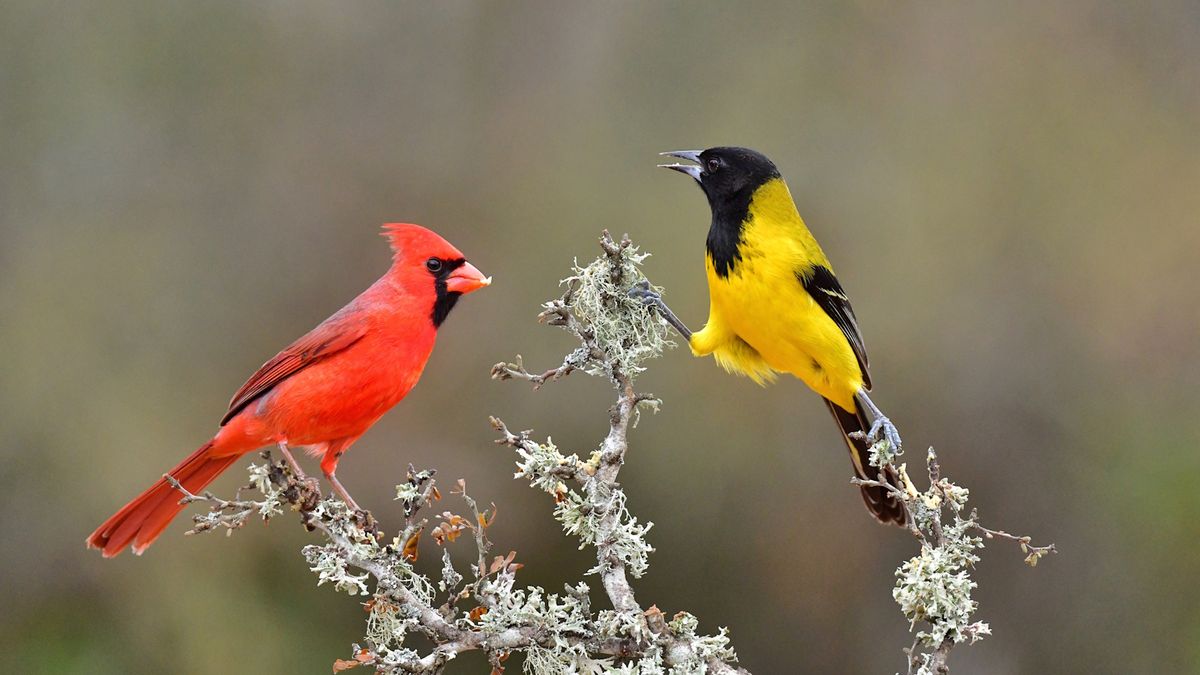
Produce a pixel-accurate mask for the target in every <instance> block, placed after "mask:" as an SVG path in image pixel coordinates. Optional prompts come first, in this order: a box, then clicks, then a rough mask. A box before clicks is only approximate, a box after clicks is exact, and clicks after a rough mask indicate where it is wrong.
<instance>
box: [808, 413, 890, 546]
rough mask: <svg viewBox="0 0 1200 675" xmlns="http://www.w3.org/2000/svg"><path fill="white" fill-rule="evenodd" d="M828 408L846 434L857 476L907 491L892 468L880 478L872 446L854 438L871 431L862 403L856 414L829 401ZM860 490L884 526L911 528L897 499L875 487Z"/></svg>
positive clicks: (864, 487)
mask: <svg viewBox="0 0 1200 675" xmlns="http://www.w3.org/2000/svg"><path fill="white" fill-rule="evenodd" d="M825 405H827V406H829V412H831V413H833V419H834V420H835V421H836V422H837V424H838V427H839V428H841V430H842V438H844V439H845V440H846V446H847V447H848V448H850V462H851V463H852V464H854V475H856V476H858V477H859V478H862V479H865V480H875V481H880V482H885V483H888V484H891V485H894V486H896V487H899V488H901V489H903V486H902V485H901V483H900V476H899V475H897V474H896V471H895V470H894V469H892V468H890V467H889V468H888V470H887V471H885V472H884V475H883V478H880V472H879V469H877V468H876V467H873V466H871V462H870V457H871V444H870V443H868V442H867V440H866V439H865V438H853V437H851V436H850V434H851V433H853V432H856V431H857V432H862V433H864V434H865V433H866V432H867V431H869V430H870V428H871V425H870V423H868V422H867V416H866V415H864V414H863V410H862V408H861V407H860V406H859V405H858V403H857V402H855V404H854V412H853V413H851V412H848V411H846V410H844V409H843V408H842V407H841V406H839V405H837V404H836V403H834V402H833V401H830V400H829V399H825ZM859 489H861V490H862V498H863V501H864V502H866V504H867V510H868V511H870V512H871V515H872V516H875V519H876V520H878V521H879V522H881V523H895V524H896V525H898V526H900V527H905V526H906V525H907V518H906V517H905V513H904V507H903V506H902V505H901V504H900V502H899V501H898V500H897V499H896V497H895V496H894V495H892V494H890V493H888V491H887V490H885V489H884V488H882V487H879V486H875V485H871V486H867V485H862V486H859Z"/></svg>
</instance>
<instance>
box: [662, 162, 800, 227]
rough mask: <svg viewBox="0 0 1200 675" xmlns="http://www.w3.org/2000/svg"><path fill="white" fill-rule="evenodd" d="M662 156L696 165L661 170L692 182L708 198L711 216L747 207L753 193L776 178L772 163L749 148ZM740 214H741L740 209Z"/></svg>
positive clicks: (668, 167)
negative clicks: (669, 170)
mask: <svg viewBox="0 0 1200 675" xmlns="http://www.w3.org/2000/svg"><path fill="white" fill-rule="evenodd" d="M663 154H664V155H669V156H671V157H679V158H680V159H687V160H690V161H693V162H696V164H697V165H698V166H692V165H685V164H663V165H662V166H663V167H664V168H667V169H674V170H676V171H679V172H681V173H686V174H687V175H689V176H691V177H692V178H695V179H696V182H697V183H699V184H700V187H701V189H703V190H704V194H705V195H707V196H708V204H709V206H711V207H712V209H713V213H714V215H716V213H717V211H728V207H729V206H733V205H735V204H737V205H742V206H743V207H744V206H748V205H749V203H750V197H751V196H752V195H753V194H754V191H755V190H757V189H758V188H760V187H762V185H763V184H764V183H766V182H767V181H769V180H771V179H772V178H779V169H777V168H775V163H774V162H772V161H771V160H769V159H767V157H766V155H764V154H762V153H761V152H756V151H754V150H751V149H749V148H738V147H719V148H709V149H707V150H703V151H700V152H696V151H692V150H685V151H679V152H664V153H663ZM742 213H743V214H744V213H745V211H744V208H743V211H742ZM728 215H733V214H728Z"/></svg>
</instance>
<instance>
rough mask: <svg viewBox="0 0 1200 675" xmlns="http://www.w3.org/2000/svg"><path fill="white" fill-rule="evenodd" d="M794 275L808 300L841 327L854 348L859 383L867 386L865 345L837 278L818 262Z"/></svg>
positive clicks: (868, 383)
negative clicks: (861, 382) (860, 374)
mask: <svg viewBox="0 0 1200 675" xmlns="http://www.w3.org/2000/svg"><path fill="white" fill-rule="evenodd" d="M796 277H797V278H799V279H800V283H801V284H803V285H804V290H806V291H808V294H809V295H810V296H812V299H813V300H815V301H816V303H817V304H818V305H819V306H820V307H821V309H823V310H825V313H826V314H828V315H829V318H831V319H833V322H834V323H836V324H837V326H838V328H841V329H842V334H843V335H845V336H846V341H847V342H849V343H850V348H851V349H853V350H854V357H855V358H857V359H858V368H859V370H861V371H862V376H863V386H864V387H866V388H867V389H870V388H871V371H870V368H869V362H868V361H867V347H866V345H864V344H863V338H862V333H861V332H859V330H858V319H856V318H855V317H854V308H853V307H851V306H850V298H849V297H848V296H847V295H846V291H843V290H842V285H841V284H840V283H838V280H837V277H835V276H833V272H831V271H830V270H829V268H828V267H823V266H821V265H817V266H815V267H813V268H812V269H810V270H808V271H801V272H797V273H796Z"/></svg>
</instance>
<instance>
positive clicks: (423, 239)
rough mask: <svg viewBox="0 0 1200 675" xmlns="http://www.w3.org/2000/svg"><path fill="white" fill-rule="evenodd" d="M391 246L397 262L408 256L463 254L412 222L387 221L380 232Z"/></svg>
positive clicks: (423, 257)
mask: <svg viewBox="0 0 1200 675" xmlns="http://www.w3.org/2000/svg"><path fill="white" fill-rule="evenodd" d="M381 234H382V235H383V236H384V237H386V238H387V240H388V244H389V245H390V246H391V247H392V253H393V255H392V258H393V259H394V260H396V261H397V262H400V261H402V260H407V259H409V258H410V257H413V258H420V259H421V260H424V259H425V258H428V257H430V256H436V257H439V258H445V259H455V258H464V257H465V256H464V255H463V254H462V252H460V251H459V250H458V249H456V248H454V246H452V245H451V244H450V242H448V241H446V240H445V239H442V237H441V236H439V235H438V234H437V233H436V232H434V231H432V230H429V229H426V228H424V227H421V226H420V225H414V224H412V223H387V224H385V225H384V226H383V232H382V233H381Z"/></svg>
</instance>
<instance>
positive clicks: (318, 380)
mask: <svg viewBox="0 0 1200 675" xmlns="http://www.w3.org/2000/svg"><path fill="white" fill-rule="evenodd" d="M384 229H385V232H384V234H385V236H386V237H387V238H388V240H389V243H390V244H391V247H392V250H393V252H394V255H393V259H392V266H391V269H389V270H388V271H387V273H386V274H385V275H384V276H383V277H382V278H381V279H379V280H378V281H376V282H375V283H374V284H372V285H371V287H370V288H368V289H367V290H365V291H363V292H362V294H360V295H359V296H358V297H357V298H355V299H354V300H353V301H351V302H350V303H349V304H348V305H346V306H345V307H343V308H342V309H340V310H338V311H337V313H335V314H334V315H333V316H331V317H329V318H328V319H326V320H325V321H324V322H322V323H321V324H320V325H319V326H317V327H316V328H314V329H313V330H312V331H310V332H309V333H308V334H306V335H304V336H303V337H301V338H300V339H299V340H296V341H295V342H293V343H292V344H291V345H289V346H288V347H287V348H285V349H284V350H283V351H281V352H279V353H278V354H276V355H275V357H274V358H272V359H271V360H270V361H267V362H266V363H265V364H263V366H262V367H261V368H259V369H258V371H257V372H255V373H254V375H252V376H251V377H250V379H249V380H247V381H246V383H245V384H244V385H242V387H241V389H239V390H238V392H237V393H236V394H234V396H233V400H232V401H231V402H230V404H229V411H228V412H227V413H226V414H225V417H224V418H223V419H222V420H221V429H220V430H219V431H218V432H217V434H216V435H215V436H213V438H212V440H210V441H209V442H207V443H205V444H204V445H202V446H200V448H199V449H198V450H196V451H195V452H194V453H192V454H191V455H190V456H189V457H188V458H187V459H185V460H183V462H181V463H180V464H179V465H178V466H176V467H175V468H174V469H172V471H171V476H172V477H173V478H175V479H176V480H178V481H179V482H180V483H181V484H182V485H183V486H184V487H185V488H187V489H188V490H189V491H191V492H193V493H198V492H200V491H201V490H203V489H204V488H205V487H206V486H208V484H209V483H211V482H212V481H213V480H214V479H216V477H217V476H218V475H220V474H221V472H223V471H224V470H225V469H227V468H229V466H230V465H231V464H233V463H234V462H235V461H237V458H238V457H241V456H242V455H244V454H246V453H248V452H252V451H254V450H256V449H258V448H260V447H263V446H265V445H272V444H276V443H281V442H282V443H288V444H291V445H300V446H310V447H311V448H313V449H315V450H316V451H317V452H318V453H323V454H324V455H325V456H324V459H323V461H322V462H321V469H322V471H324V473H325V475H326V477H327V478H329V479H330V480H331V481H333V482H334V486H335V488H336V487H339V484H338V483H336V479H335V478H334V471H335V470H336V469H337V463H338V460H339V459H340V458H341V456H342V454H343V453H344V452H345V451H346V449H347V448H349V447H350V445H351V444H353V443H354V441H355V440H357V439H358V437H359V436H361V435H362V434H363V433H364V432H365V431H366V430H367V429H369V428H370V427H371V425H373V424H374V423H375V422H376V421H377V420H378V419H379V418H380V417H381V416H382V415H383V414H384V413H385V412H387V411H388V409H390V408H391V407H392V406H394V405H395V404H396V403H398V402H399V401H400V400H401V399H403V398H404V396H405V395H406V394H407V393H408V392H409V390H411V389H412V387H413V386H414V385H415V384H416V383H417V380H418V379H419V378H420V376H421V371H422V370H424V368H425V362H426V361H427V360H428V359H429V354H430V352H431V351H432V350H433V344H434V340H435V338H436V336H437V325H436V323H435V320H434V317H435V316H444V314H445V312H447V311H449V307H452V306H453V300H454V299H456V298H457V297H458V296H459V295H462V294H464V293H470V292H472V291H474V290H477V289H479V288H482V287H483V286H486V285H487V284H488V283H490V279H485V278H484V277H483V275H482V274H480V272H479V270H477V269H475V268H474V267H473V266H471V265H470V264H469V263H467V262H466V261H465V259H464V257H463V255H462V253H460V252H459V251H458V249H456V248H454V247H453V246H451V245H450V244H449V243H447V242H446V240H444V239H442V238H441V237H439V236H438V235H437V234H435V233H433V232H431V231H429V230H427V229H425V228H423V227H420V226H418V225H409V224H392V225H385V226H384ZM435 261H436V262H437V264H435ZM438 303H447V304H445V305H443V306H442V307H441V309H440V311H439V310H438ZM179 497H180V495H179V494H178V493H177V492H176V491H175V490H174V488H172V487H171V486H170V484H168V483H167V482H166V481H165V480H162V479H160V480H158V481H157V482H155V483H154V485H152V486H151V487H150V488H149V489H147V490H146V491H145V492H143V493H142V494H141V495H139V496H138V497H137V498H135V499H134V500H133V501H131V502H129V503H128V504H126V505H125V506H124V507H122V508H121V509H120V510H119V511H117V512H116V513H115V514H114V515H113V516H112V517H110V518H109V519H108V520H106V521H105V522H104V523H103V524H102V525H101V526H100V527H98V528H96V531H95V532H93V533H92V534H91V536H89V537H88V539H87V544H88V546H90V547H93V548H98V549H101V551H102V552H103V553H104V556H105V557H111V556H114V555H117V554H118V553H120V552H121V551H123V550H124V549H125V547H126V546H129V545H131V544H132V546H133V550H134V552H136V553H141V552H142V551H143V550H145V548H146V547H147V546H149V545H150V544H151V543H152V542H153V541H154V540H155V539H156V538H158V536H159V535H160V534H161V533H162V531H163V530H164V529H165V528H166V526H167V524H168V523H170V522H171V519H172V518H174V517H175V516H176V515H177V514H178V513H179V511H180V510H181V509H182V508H183V507H182V506H181V505H180V504H179Z"/></svg>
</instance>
